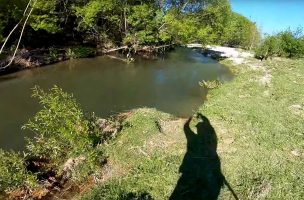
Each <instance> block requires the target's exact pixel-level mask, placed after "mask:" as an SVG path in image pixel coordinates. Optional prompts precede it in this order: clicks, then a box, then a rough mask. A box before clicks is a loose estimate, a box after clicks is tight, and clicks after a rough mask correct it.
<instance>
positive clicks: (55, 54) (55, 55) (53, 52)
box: [49, 47, 59, 61]
mask: <svg viewBox="0 0 304 200" xmlns="http://www.w3.org/2000/svg"><path fill="white" fill-rule="evenodd" d="M58 55H59V51H58V50H57V49H56V48H54V47H51V48H50V49H49V57H50V60H52V61H54V60H57V59H58Z"/></svg>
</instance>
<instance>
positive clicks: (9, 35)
mask: <svg viewBox="0 0 304 200" xmlns="http://www.w3.org/2000/svg"><path fill="white" fill-rule="evenodd" d="M31 2H32V0H29V2H28V4H27V6H26V8H25V10H24V12H23V16H22V18H21V19H20V21H19V22H18V23H17V24H16V25H15V26H14V28H13V29H12V30H11V32H10V33H9V34H8V36H7V37H6V39H5V41H4V43H3V44H2V47H1V50H0V55H1V53H2V51H3V49H4V47H5V45H6V43H7V41H8V40H9V38H10V37H11V35H12V34H13V32H14V31H15V30H16V29H17V27H18V26H19V24H20V23H21V22H22V20H23V19H24V17H25V14H26V13H27V10H28V8H29V7H30V4H31Z"/></svg>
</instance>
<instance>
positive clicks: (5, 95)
mask: <svg viewBox="0 0 304 200" xmlns="http://www.w3.org/2000/svg"><path fill="white" fill-rule="evenodd" d="M215 79H218V80H221V81H228V80H231V79H232V74H231V72H230V71H229V70H228V69H227V68H226V67H225V66H223V65H220V64H219V63H217V62H216V61H214V60H212V59H210V58H207V57H204V56H203V55H201V54H200V53H198V52H196V51H194V50H190V49H185V48H179V49H176V50H174V51H171V52H169V53H167V54H166V55H165V56H164V57H163V58H159V59H157V60H146V59H141V58H136V61H135V62H134V63H131V64H126V63H124V62H122V61H120V60H115V59H112V58H109V57H96V58H90V59H80V60H72V61H67V62H62V63H58V64H55V65H52V66H47V67H43V68H37V69H32V70H26V71H21V72H18V73H14V74H10V75H6V76H2V77H0V148H3V149H22V148H23V147H24V139H23V137H24V136H25V134H24V133H22V132H23V131H21V126H22V125H23V124H24V123H25V122H27V120H28V119H29V118H30V117H32V116H33V115H34V114H35V113H36V112H37V111H38V110H39V109H40V106H39V104H38V103H37V101H36V100H35V99H32V98H31V97H30V96H31V88H33V87H34V86H35V85H39V86H41V87H42V88H43V89H49V88H51V87H52V86H53V85H55V84H56V85H58V86H59V87H61V88H63V89H64V90H65V91H67V92H71V93H73V94H74V96H75V98H76V99H77V101H78V102H79V103H80V104H81V106H82V108H83V109H84V110H85V111H89V112H95V113H96V114H97V115H98V116H101V117H107V116H109V115H112V114H115V113H118V112H122V111H127V110H129V109H132V108H137V107H153V108H157V109H159V110H162V111H165V112H168V113H171V114H174V115H176V116H180V117H188V116H190V115H191V114H193V112H195V110H197V108H198V107H199V105H201V104H202V103H203V101H204V99H205V97H206V94H207V90H206V89H204V88H202V87H200V86H199V81H202V80H215Z"/></svg>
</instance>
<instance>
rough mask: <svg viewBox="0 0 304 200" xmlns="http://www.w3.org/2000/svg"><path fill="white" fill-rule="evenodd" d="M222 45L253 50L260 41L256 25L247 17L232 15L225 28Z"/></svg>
mask: <svg viewBox="0 0 304 200" xmlns="http://www.w3.org/2000/svg"><path fill="white" fill-rule="evenodd" d="M221 40H222V44H225V45H228V46H233V47H243V48H246V49H251V48H253V47H255V46H256V45H257V44H258V43H259V40H260V33H259V32H258V30H257V27H256V25H255V24H254V23H253V22H251V21H250V20H248V19H247V18H246V17H244V16H242V15H239V14H237V13H232V15H231V17H230V19H229V22H228V23H227V25H226V26H225V28H224V34H223V37H222V39H221Z"/></svg>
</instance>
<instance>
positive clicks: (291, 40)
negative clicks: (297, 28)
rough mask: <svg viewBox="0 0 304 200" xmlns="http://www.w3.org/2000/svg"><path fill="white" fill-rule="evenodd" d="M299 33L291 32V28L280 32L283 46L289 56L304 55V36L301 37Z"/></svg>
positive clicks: (279, 35)
mask: <svg viewBox="0 0 304 200" xmlns="http://www.w3.org/2000/svg"><path fill="white" fill-rule="evenodd" d="M298 34H299V33H297V32H291V31H290V30H288V31H284V32H281V33H279V34H278V37H279V38H280V40H281V48H282V50H283V52H284V53H285V56H287V57H289V58H292V57H301V56H304V52H303V48H304V46H303V36H302V38H299V37H298Z"/></svg>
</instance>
